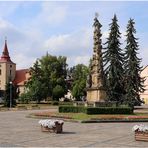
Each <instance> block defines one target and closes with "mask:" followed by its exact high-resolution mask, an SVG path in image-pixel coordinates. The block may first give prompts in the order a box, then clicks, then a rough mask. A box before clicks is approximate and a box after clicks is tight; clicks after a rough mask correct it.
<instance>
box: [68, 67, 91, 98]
mask: <svg viewBox="0 0 148 148" xmlns="http://www.w3.org/2000/svg"><path fill="white" fill-rule="evenodd" d="M71 72H72V78H73V84H72V95H73V96H74V97H75V98H76V100H80V99H81V97H82V96H85V95H86V89H85V88H86V79H87V75H88V72H89V69H88V67H87V66H85V65H83V64H78V65H76V66H74V67H73V68H71Z"/></svg>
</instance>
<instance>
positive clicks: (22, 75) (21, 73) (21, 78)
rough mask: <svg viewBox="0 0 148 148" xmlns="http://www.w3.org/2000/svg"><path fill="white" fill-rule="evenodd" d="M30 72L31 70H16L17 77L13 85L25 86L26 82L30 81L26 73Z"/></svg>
mask: <svg viewBox="0 0 148 148" xmlns="http://www.w3.org/2000/svg"><path fill="white" fill-rule="evenodd" d="M28 72H29V69H20V70H16V75H15V79H14V81H13V83H14V84H17V85H24V84H25V82H26V81H27V80H28V78H27V77H26V73H28Z"/></svg>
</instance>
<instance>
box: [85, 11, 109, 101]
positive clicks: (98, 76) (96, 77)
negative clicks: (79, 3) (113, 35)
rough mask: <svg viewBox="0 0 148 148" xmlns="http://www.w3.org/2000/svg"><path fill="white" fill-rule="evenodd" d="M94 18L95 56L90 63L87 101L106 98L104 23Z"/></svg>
mask: <svg viewBox="0 0 148 148" xmlns="http://www.w3.org/2000/svg"><path fill="white" fill-rule="evenodd" d="M97 17H98V14H96V16H95V19H94V24H93V27H94V37H93V39H94V48H93V58H92V60H91V64H90V74H89V76H88V78H87V102H104V101H105V99H106V91H105V87H104V72H103V61H102V45H101V42H102V40H101V36H102V34H101V30H100V28H101V27H102V25H101V24H100V22H99V21H98V19H97Z"/></svg>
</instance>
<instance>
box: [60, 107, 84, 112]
mask: <svg viewBox="0 0 148 148" xmlns="http://www.w3.org/2000/svg"><path fill="white" fill-rule="evenodd" d="M86 110H87V108H86V107H82V106H59V112H60V113H86V112H87V111H86Z"/></svg>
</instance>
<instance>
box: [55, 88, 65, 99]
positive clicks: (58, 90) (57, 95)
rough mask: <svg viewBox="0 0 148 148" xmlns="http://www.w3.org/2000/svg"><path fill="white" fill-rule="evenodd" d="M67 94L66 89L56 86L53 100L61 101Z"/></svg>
mask: <svg viewBox="0 0 148 148" xmlns="http://www.w3.org/2000/svg"><path fill="white" fill-rule="evenodd" d="M64 94H65V92H64V88H63V87H62V86H60V85H56V87H55V88H54V89H53V100H57V101H58V100H59V98H61V97H63V96H64Z"/></svg>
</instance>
